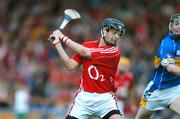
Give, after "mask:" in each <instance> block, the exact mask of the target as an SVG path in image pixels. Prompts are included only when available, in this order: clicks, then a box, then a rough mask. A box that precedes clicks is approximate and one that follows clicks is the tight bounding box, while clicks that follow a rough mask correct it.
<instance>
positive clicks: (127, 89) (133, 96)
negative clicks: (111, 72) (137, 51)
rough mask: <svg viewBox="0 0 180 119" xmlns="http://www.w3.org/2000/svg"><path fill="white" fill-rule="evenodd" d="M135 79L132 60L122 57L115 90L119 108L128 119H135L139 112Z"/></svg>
mask: <svg viewBox="0 0 180 119" xmlns="http://www.w3.org/2000/svg"><path fill="white" fill-rule="evenodd" d="M134 78H135V77H134V74H133V73H132V72H131V62H130V60H129V59H128V58H127V57H121V58H120V61H119V64H118V70H117V73H116V77H115V88H116V96H117V104H118V107H119V109H120V111H121V112H122V114H123V116H124V117H125V118H126V119H131V118H133V117H134V115H135V113H136V111H137V105H136V104H137V92H136V87H135V79H134Z"/></svg>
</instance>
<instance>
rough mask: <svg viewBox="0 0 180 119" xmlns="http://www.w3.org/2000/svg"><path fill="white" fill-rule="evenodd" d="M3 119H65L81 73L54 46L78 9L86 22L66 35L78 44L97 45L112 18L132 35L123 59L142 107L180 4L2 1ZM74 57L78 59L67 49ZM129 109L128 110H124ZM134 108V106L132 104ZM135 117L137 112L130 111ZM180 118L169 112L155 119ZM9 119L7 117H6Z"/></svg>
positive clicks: (157, 0)
mask: <svg viewBox="0 0 180 119" xmlns="http://www.w3.org/2000/svg"><path fill="white" fill-rule="evenodd" d="M0 2H1V4H0V119H4V118H3V117H2V116H1V111H9V110H11V111H13V112H15V113H16V114H17V117H19V118H23V117H24V116H25V115H26V113H29V112H39V115H40V116H39V118H40V119H48V118H52V117H50V116H49V115H53V118H54V119H63V118H64V116H65V114H66V113H67V110H68V107H69V105H70V102H72V100H73V95H74V94H75V92H76V90H77V88H78V81H79V77H80V75H81V74H80V70H81V68H79V69H77V70H76V71H71V72H67V71H66V70H65V69H64V67H63V65H62V63H61V61H60V60H59V58H58V55H57V53H56V50H55V49H54V48H53V47H52V46H51V45H50V44H49V43H48V41H47V38H48V36H49V34H50V33H51V32H52V31H53V30H55V29H56V28H58V25H59V24H60V23H61V21H62V19H63V14H64V13H63V11H64V9H67V8H73V9H76V10H77V11H79V12H80V14H81V16H82V18H81V19H80V20H75V21H72V22H71V23H70V24H68V26H67V27H66V28H65V29H64V30H63V32H64V34H66V35H67V36H69V38H71V39H73V40H75V41H76V42H78V43H82V42H84V41H89V40H97V39H98V38H99V35H100V30H101V28H102V27H101V26H102V21H103V20H104V18H106V17H114V18H118V19H121V20H122V21H123V22H124V23H125V26H126V34H125V37H124V39H123V40H122V41H120V42H119V44H118V45H119V48H120V49H121V53H122V56H124V57H126V58H128V60H130V62H131V68H130V71H131V73H132V74H133V77H134V78H133V80H134V86H135V88H134V90H136V92H137V97H136V98H135V100H136V101H135V102H137V107H138V106H139V104H138V102H139V99H140V97H141V94H142V91H143V89H144V87H145V86H146V84H147V82H148V81H149V80H150V78H151V73H152V68H153V62H152V61H153V56H154V54H155V52H156V50H157V48H158V45H159V43H160V41H161V39H162V38H163V37H164V36H165V35H166V33H167V31H168V22H169V16H170V15H171V14H172V13H175V12H177V13H180V1H179V0H166V1H164V0H111V1H110V0H38V1H37V0H0ZM66 50H67V52H68V53H69V55H72V54H73V52H71V51H70V50H69V49H68V48H66ZM124 106H126V105H124ZM128 106H131V105H128ZM126 112H127V113H126ZM124 113H125V115H126V114H127V115H129V118H133V116H134V114H135V112H134V113H130V112H129V111H128V110H127V111H125V112H124ZM166 118H167V119H176V115H175V114H174V113H172V112H169V111H163V112H160V113H159V112H158V113H157V114H155V115H154V117H153V119H166ZM5 119H6V118H5Z"/></svg>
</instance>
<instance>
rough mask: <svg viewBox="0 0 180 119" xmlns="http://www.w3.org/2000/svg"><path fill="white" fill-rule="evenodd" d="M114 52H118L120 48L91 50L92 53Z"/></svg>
mask: <svg viewBox="0 0 180 119" xmlns="http://www.w3.org/2000/svg"><path fill="white" fill-rule="evenodd" d="M114 50H118V47H111V48H91V52H107V51H109V52H111V51H114Z"/></svg>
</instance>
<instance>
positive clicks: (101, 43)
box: [98, 37, 106, 47]
mask: <svg viewBox="0 0 180 119" xmlns="http://www.w3.org/2000/svg"><path fill="white" fill-rule="evenodd" d="M105 45H106V44H105V42H104V40H103V38H102V37H101V39H100V42H99V46H98V47H102V46H105Z"/></svg>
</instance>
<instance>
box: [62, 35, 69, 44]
mask: <svg viewBox="0 0 180 119" xmlns="http://www.w3.org/2000/svg"><path fill="white" fill-rule="evenodd" d="M67 40H69V38H68V37H66V36H65V37H63V43H65V44H66V43H67Z"/></svg>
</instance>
